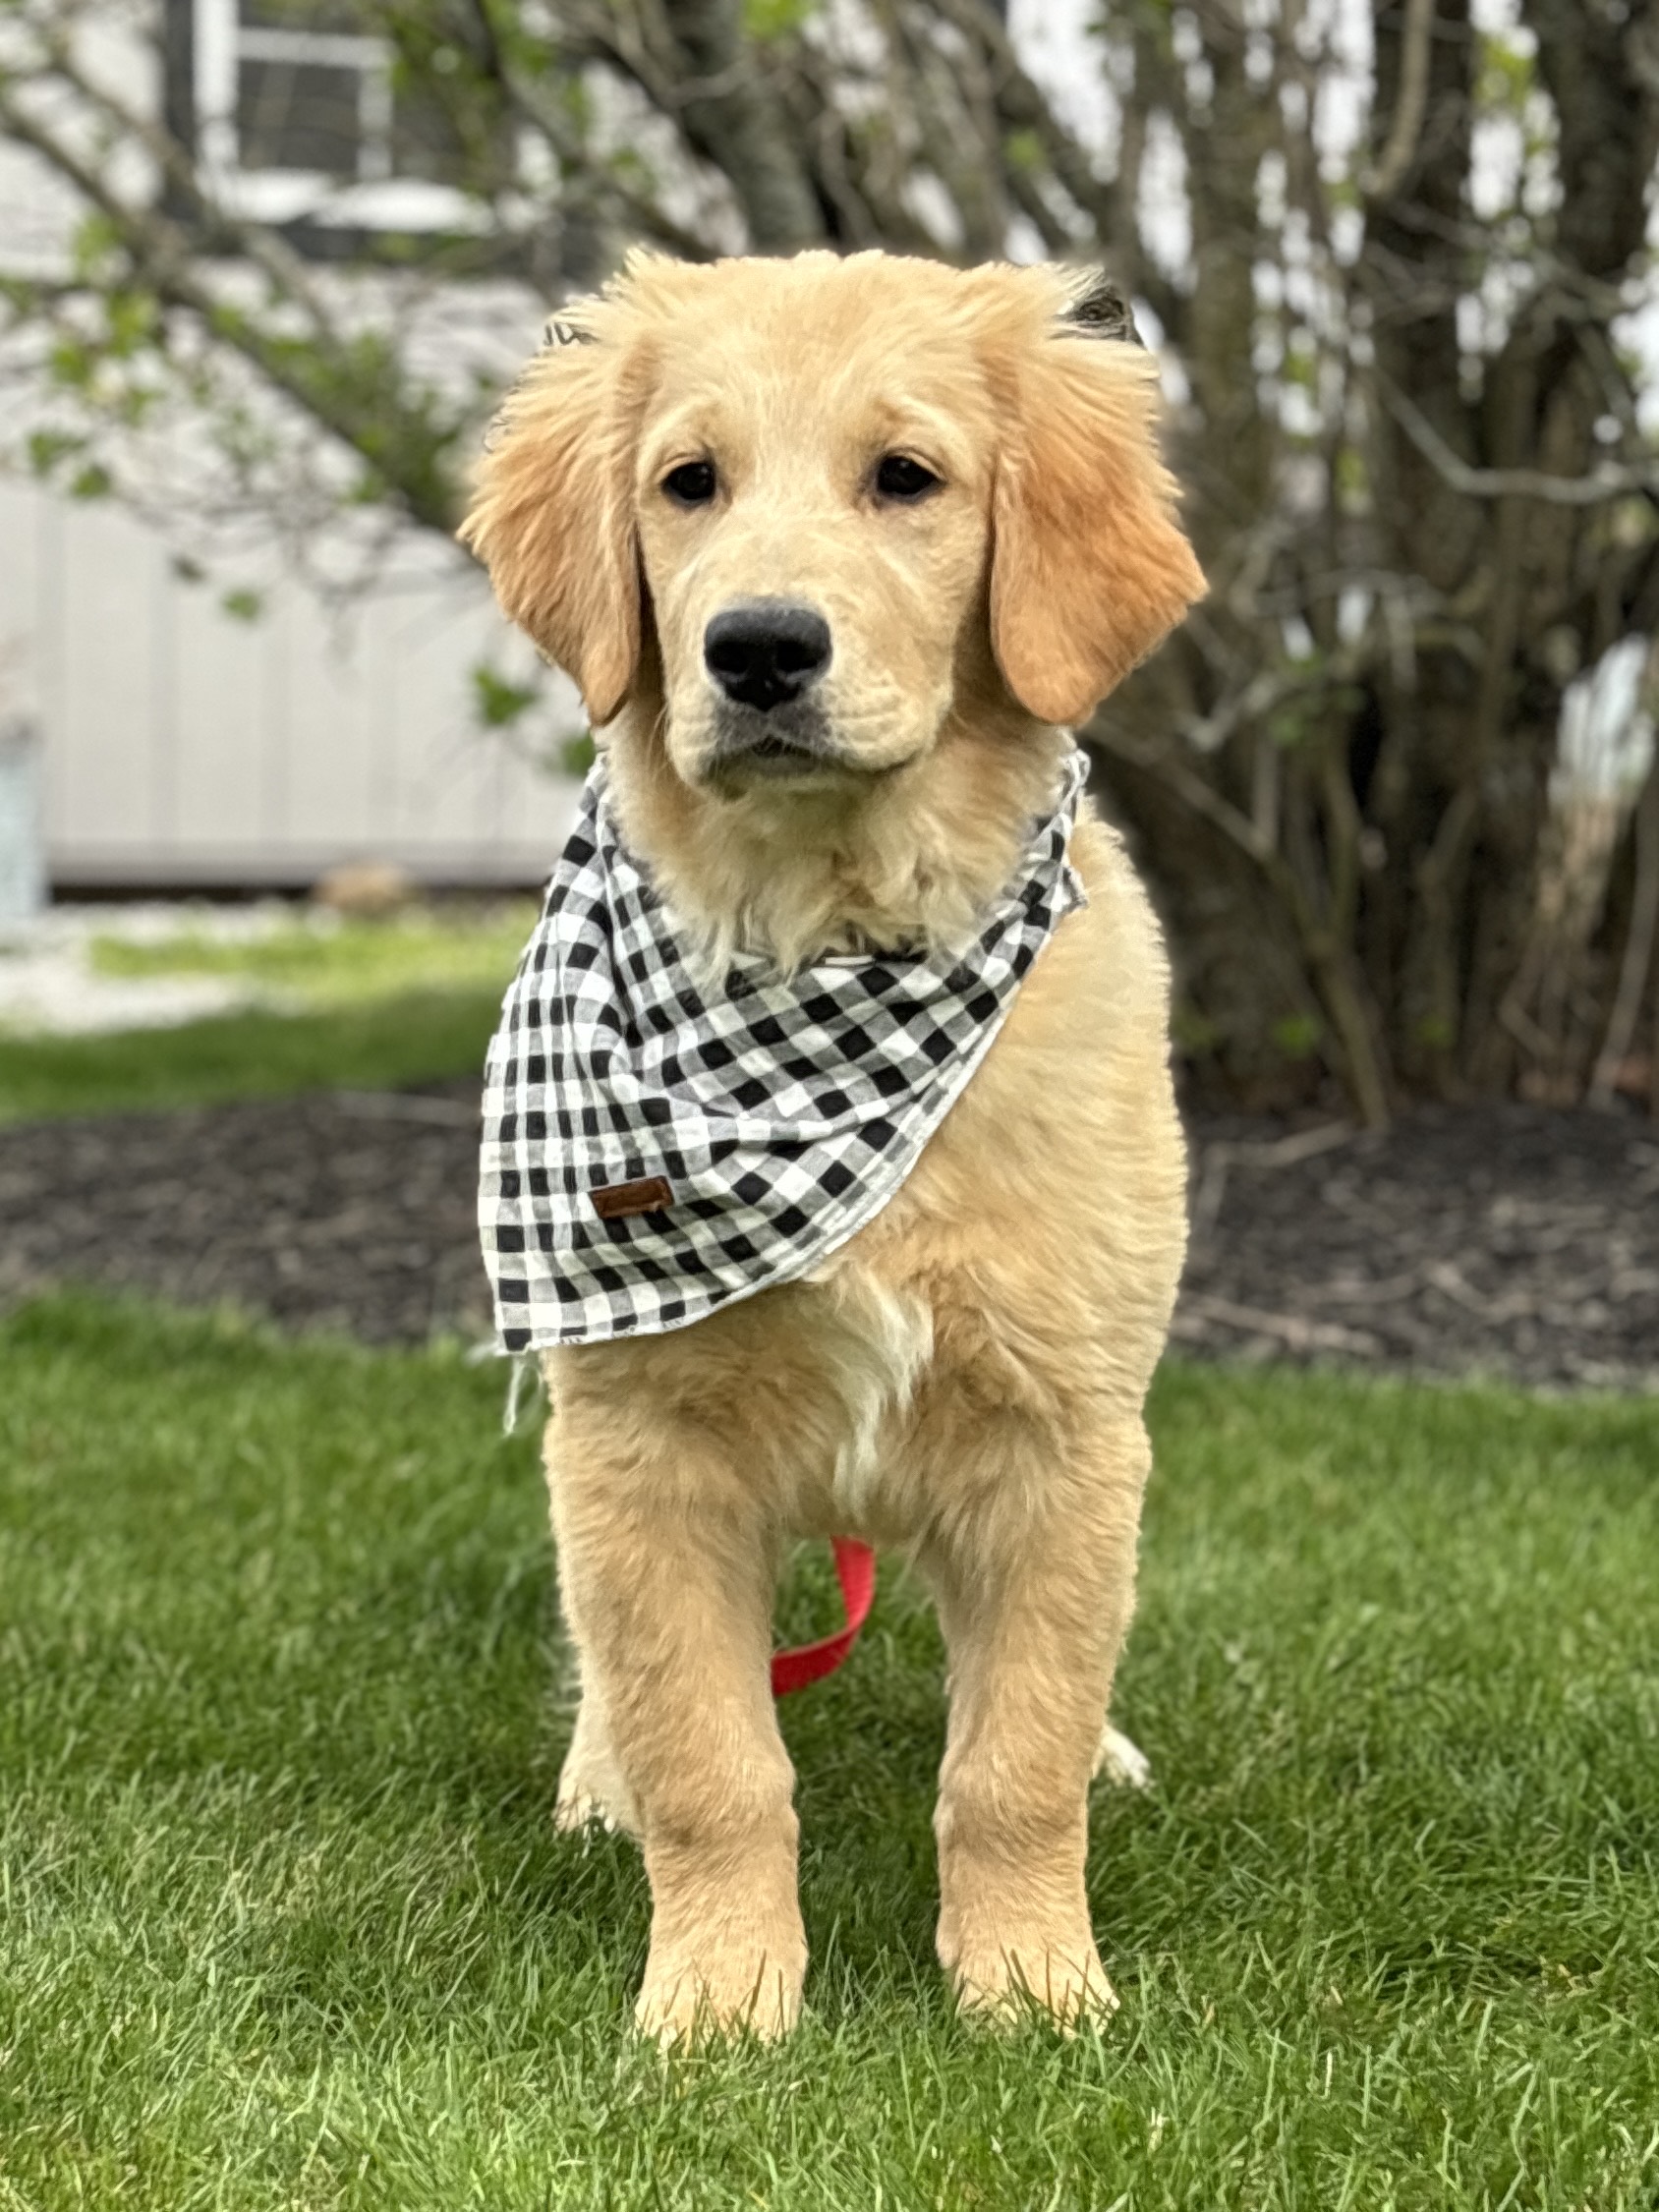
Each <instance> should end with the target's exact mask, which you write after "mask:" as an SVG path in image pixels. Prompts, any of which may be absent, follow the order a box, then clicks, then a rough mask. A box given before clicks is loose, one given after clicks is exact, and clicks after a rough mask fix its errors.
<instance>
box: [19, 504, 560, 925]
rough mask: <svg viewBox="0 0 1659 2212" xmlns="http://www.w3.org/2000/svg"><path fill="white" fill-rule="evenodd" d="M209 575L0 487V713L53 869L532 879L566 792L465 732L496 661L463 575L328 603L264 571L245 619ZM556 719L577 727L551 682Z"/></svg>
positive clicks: (180, 879) (134, 535)
mask: <svg viewBox="0 0 1659 2212" xmlns="http://www.w3.org/2000/svg"><path fill="white" fill-rule="evenodd" d="M222 589H223V586H222V584H221V585H218V586H209V585H192V584H189V583H186V582H184V581H183V580H181V579H180V578H179V577H178V576H177V575H176V574H175V573H174V571H173V567H172V564H171V561H170V559H169V556H168V553H167V550H166V548H165V547H164V545H163V544H162V543H161V541H160V540H159V539H158V538H157V537H155V536H154V535H153V534H152V533H150V532H148V531H147V530H145V529H144V528H143V526H142V525H141V524H140V523H138V522H137V521H135V520H134V519H133V518H132V517H131V516H130V515H128V514H124V513H122V512H121V511H120V510H118V509H115V508H112V507H111V506H109V505H107V504H105V503H97V504H83V503H77V502H74V501H70V500H65V499H61V498H57V497H53V496H51V495H48V494H47V493H45V492H43V491H41V490H38V489H37V488H35V487H33V486H32V485H28V484H21V483H18V482H6V481H4V480H0V718H4V716H5V714H7V713H11V712H15V711H18V710H20V709H21V710H22V711H23V712H24V713H26V714H27V715H29V716H30V717H31V718H32V719H34V720H35V722H36V723H37V725H38V727H39V728H40V730H41V733H42V736H43V741H44V749H45V762H44V766H45V788H46V842H47V860H48V866H49V869H50V873H51V877H52V879H53V881H54V883H55V884H57V885H58V886H60V887H61V888H64V889H73V888H75V887H77V886H89V885H93V884H99V885H103V884H132V885H134V886H141V885H143V884H160V883H167V884H190V883H215V884H228V883H247V884H261V883H263V884H300V883H305V882H309V881H310V880H311V879H313V878H315V876H316V875H317V874H318V873H320V871H321V870H322V869H324V868H325V867H328V866H329V865H331V864H332V863H334V862H337V861H342V860H348V859H361V858H374V859H383V860H393V861H398V862H401V863H403V864H404V865H406V866H407V867H409V868H410V869H412V870H413V871H414V872H415V873H416V874H417V875H418V876H420V877H421V878H422V879H425V880H429V881H432V882H465V883H498V882H526V883H527V882H534V881H537V880H540V879H541V878H543V876H545V874H546V872H547V870H548V868H549V867H550V865H551V862H552V859H553V856H554V855H555V853H556V852H557V850H558V847H559V845H560V844H561V843H562V841H563V838H564V834H565V830H566V827H567V825H568V822H569V820H570V816H571V812H572V808H573V786H572V785H571V784H570V783H569V782H568V781H567V780H565V779H564V778H562V777H558V776H551V775H548V774H547V773H545V772H544V771H543V770H542V769H539V768H538V767H536V766H532V765H531V764H530V763H529V762H527V761H526V760H524V759H523V758H521V757H520V754H519V752H518V750H517V749H516V748H515V746H514V745H513V743H512V742H511V741H510V740H508V739H507V738H504V737H503V736H501V735H499V734H498V733H495V732H486V731H483V730H481V729H480V728H479V727H478V726H477V722H476V719H475V716H474V712H473V705H472V682H471V675H470V671H471V669H472V668H473V666H474V665H475V663H477V662H478V661H479V660H481V659H486V658H487V659H489V660H491V661H492V662H493V663H494V664H495V665H497V666H503V667H505V666H508V665H510V664H512V663H513V659H514V652H515V648H514V645H513V642H512V641H511V639H510V637H509V636H508V634H507V632H506V628H505V625H504V624H503V623H502V621H501V619H500V617H499V616H498V615H497V614H496V612H495V611H494V609H493V607H492V606H491V604H490V602H489V599H488V596H487V594H486V591H485V590H484V588H483V586H482V583H481V582H480V581H479V580H477V579H476V578H474V577H472V576H470V575H468V574H466V573H465V572H461V571H452V572H450V573H448V574H444V573H441V572H440V571H439V570H438V569H435V568H434V570H433V571H432V572H431V573H429V574H428V575H427V576H425V577H424V578H422V579H420V580H418V581H414V582H411V583H407V584H405V585H404V586H402V587H401V588H399V589H397V590H388V591H385V592H383V593H381V594H380V595H379V596H376V597H375V598H373V599H372V600H368V601H365V602H362V603H361V604H359V605H358V606H357V607H356V608H355V609H353V610H352V611H351V612H350V613H349V614H347V615H345V616H344V617H340V616H336V615H332V614H330V613H328V612H327V611H325V610H324V609H323V608H322V607H321V606H320V605H319V604H318V603H317V602H316V601H315V599H314V598H313V597H312V596H310V595H309V594H308V593H306V592H305V591H303V590H302V589H300V588H299V587H297V586H295V585H292V584H284V585H279V586H278V587H276V588H275V589H274V590H272V591H270V592H269V593H268V594H267V595H266V596H265V600H264V611H263V613H262V615H261V616H260V618H259V619H258V620H257V621H255V622H241V621H237V620H236V619H234V618H233V617H231V616H228V615H226V614H225V613H224V612H223V610H222V607H221V605H220V596H219V595H220V592H221V591H222ZM517 664H518V665H520V666H522V665H523V660H522V652H520V654H519V657H518V662H517ZM554 726H556V727H557V728H560V729H564V730H568V731H575V730H578V729H580V727H581V713H580V707H579V704H578V703H577V701H576V699H575V696H574V694H573V693H571V692H569V691H568V690H567V689H564V690H561V692H560V695H559V702H558V705H557V707H556V709H555V716H554Z"/></svg>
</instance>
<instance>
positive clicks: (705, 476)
mask: <svg viewBox="0 0 1659 2212" xmlns="http://www.w3.org/2000/svg"><path fill="white" fill-rule="evenodd" d="M662 488H663V490H664V491H665V492H666V493H667V494H668V496H669V498H670V499H672V500H673V501H674V503H675V505H676V506H680V507H706V506H707V505H708V504H709V502H710V500H711V499H713V498H714V496H715V464H714V462H713V461H682V462H681V463H680V465H679V467H678V468H677V469H670V470H669V471H668V474H667V475H666V476H665V477H664V478H663V479H662Z"/></svg>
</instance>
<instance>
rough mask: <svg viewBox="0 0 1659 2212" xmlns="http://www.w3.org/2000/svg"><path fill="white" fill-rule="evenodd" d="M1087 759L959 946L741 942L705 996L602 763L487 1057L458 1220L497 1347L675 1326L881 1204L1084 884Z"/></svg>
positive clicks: (808, 1266)
mask: <svg viewBox="0 0 1659 2212" xmlns="http://www.w3.org/2000/svg"><path fill="white" fill-rule="evenodd" d="M1086 772H1087V764H1086V762H1085V759H1084V756H1083V755H1082V754H1081V753H1078V752H1073V753H1072V754H1070V755H1069V756H1068V758H1067V762H1066V767H1065V775H1064V781H1063V787H1062V790H1061V794H1060V797H1059V800H1058V804H1057V806H1056V808H1055V810H1054V812H1053V813H1052V814H1051V815H1050V816H1049V817H1048V818H1047V819H1046V820H1044V821H1042V822H1037V823H1035V824H1034V825H1033V829H1032V835H1031V839H1030V841H1029V843H1028V845H1027V847H1026V849H1025V852H1024V854H1023V855H1022V857H1021V860H1020V863H1019V866H1018V868H1017V869H1016V870H1015V872H1014V875H1013V877H1012V879H1011V880H1010V881H1009V882H1008V884H1007V885H1006V887H1005V888H1004V890H1003V891H1002V892H1001V895H1000V896H999V897H998V898H997V900H996V901H995V903H994V904H993V905H992V906H991V907H990V909H989V910H988V911H987V912H986V914H985V916H984V918H983V926H982V928H981V929H980V932H979V934H978V936H976V937H975V938H974V940H973V941H972V942H971V943H970V944H968V945H967V946H966V947H965V948H962V949H961V950H959V951H957V952H954V953H941V954H934V955H931V956H930V955H926V954H922V953H899V954H884V955H879V956H878V955H866V954H859V955H857V956H836V957H834V958H830V959H821V960H818V961H815V962H813V963H812V964H811V965H809V966H807V967H804V968H802V969H801V970H800V971H799V972H798V973H796V974H795V975H793V976H791V977H788V978H786V979H785V978H780V977H779V976H778V974H777V972H776V970H775V968H772V967H771V966H770V965H769V963H768V962H767V961H766V960H765V959H764V958H763V957H762V956H761V955H759V954H739V955H738V958H737V960H736V962H735V963H734V965H733V967H732V969H731V971H730V973H729V974H728V975H727V976H726V978H725V980H724V982H723V984H722V985H721V986H720V987H719V988H718V989H717V990H713V991H711V990H708V989H705V988H702V987H700V986H699V985H698V984H697V983H696V982H695V981H694V980H693V970H692V966H691V964H690V962H689V961H688V959H687V957H686V955H685V952H684V950H683V948H682V944H681V941H680V938H679V936H677V935H676V930H675V924H674V920H673V917H672V915H671V914H670V913H669V912H668V911H667V909H666V908H665V907H664V905H663V904H662V903H661V901H660V900H659V899H658V896H657V894H656V893H655V891H654V890H653V889H652V886H651V884H650V882H649V880H648V879H647V878H646V877H645V876H644V875H643V874H642V872H641V870H640V868H639V866H638V865H637V864H636V862H635V861H634V859H633V858H632V857H631V855H630V854H629V853H628V851H627V850H626V848H625V847H624V846H623V844H622V842H621V839H620V838H619V836H618V834H617V830H616V825H615V822H614V821H613V819H612V816H611V813H610V809H609V807H608V805H607V803H606V781H607V779H606V772H605V766H604V763H603V761H602V760H601V762H600V764H599V765H598V766H596V767H595V769H594V770H593V773H592V774H591V775H590V777H589V779H588V784H587V789H586V792H585V794H584V798H583V803H582V810H581V813H580V816H579V818H578V821H577V825H576V828H575V830H574V831H573V832H572V835H571V838H570V842H569V843H568V844H567V845H566V847H565V849H564V853H563V856H562V858H561V859H560V861H559V864H558V866H557V868H556V869H555V870H554V872H553V877H552V880H551V882H550V884H549V885H548V889H547V897H546V902H545V905H544V906H543V912H542V918H541V920H540V922H539V923H538V924H537V926H536V930H535V933H534V935H533V936H532V937H531V939H530V942H529V944H528V945H527V946H526V947H525V951H524V956H523V958H522V960H521V961H520V963H519V969H518V974H517V975H516V976H515V978H514V980H513V983H512V985H511V988H510V989H509V990H508V993H507V995H506V999H505V1001H504V1003H503V1005H502V1009H501V1025H500V1027H499V1029H498V1030H497V1031H496V1034H495V1038H494V1041H493V1043H492V1044H491V1046H490V1049H489V1058H488V1062H487V1066H486V1091H485V1109H484V1150H483V1159H482V1163H481V1166H482V1172H481V1177H480V1188H479V1226H480V1231H481V1235H482V1239H483V1244H484V1255H485V1264H486V1268H487V1269H488V1271H489V1276H490V1282H491V1286H492V1289H493V1292H494V1298H495V1319H496V1327H497V1333H498V1334H497V1341H498V1348H499V1349H500V1350H502V1351H506V1352H522V1351H528V1350H532V1349H541V1348H543V1347H546V1346H551V1345H555V1344H573V1343H589V1342H593V1341H595V1340H597V1339H600V1338H603V1337H609V1336H622V1335H629V1334H651V1333H657V1332H659V1331H662V1330H668V1329H679V1328H683V1327H685V1326H686V1325H687V1324H689V1323H691V1322H694V1321H700V1320H701V1319H702V1318H703V1317H704V1316H705V1315H707V1314H709V1313H712V1312H713V1311H714V1310H715V1307H716V1306H721V1305H725V1304H727V1303H728V1302H729V1301H730V1300H732V1299H734V1298H744V1297H747V1296H749V1295H750V1293H751V1292H753V1291H756V1290H761V1289H764V1288H766V1287H767V1286H768V1285H769V1284H772V1283H779V1282H789V1281H792V1280H794V1279H796V1278H797V1277H799V1276H804V1275H808V1274H810V1273H811V1272H812V1270H813V1269H814V1268H816V1267H817V1266H818V1265H819V1264H820V1262H821V1261H823V1260H824V1258H825V1257H826V1255H827V1254H829V1253H830V1252H832V1251H834V1249H835V1247H836V1246H837V1245H839V1244H843V1243H845V1241H846V1239H847V1238H848V1237H850V1236H851V1235H852V1234H853V1233H854V1232H855V1231H856V1230H858V1229H860V1228H862V1227H863V1226H864V1224H865V1223H866V1222H867V1221H869V1220H871V1219H873V1218H874V1217H875V1215H877V1214H878V1213H880V1211H881V1209H882V1208H883V1207H884V1206H885V1205H886V1204H887V1201H888V1199H890V1198H891V1197H892V1195H893V1193H894V1192H895V1191H896V1190H897V1189H898V1187H899V1185H900V1184H901V1183H902V1182H903V1180H904V1178H905V1176H906V1175H907V1174H908V1173H909V1172H910V1169H911V1168H912V1167H913V1166H914V1165H915V1163H916V1161H917V1159H918V1157H919V1156H920V1154H921V1151H922V1148H923V1146H924V1145H925V1144H926V1143H927V1141H928V1139H929V1137H930V1136H931V1135H932V1134H933V1132H934V1130H935V1129H937V1128H938V1126H939V1124H940V1122H941V1121H942V1120H943V1119H944V1115H945V1113H946V1112H947V1111H948V1109H949V1107H950V1106H951V1103H952V1101H953V1100H954V1099H955V1098H956V1096H957V1094H958V1093H959V1092H960V1091H961V1089H962V1087H963V1085H964V1084H965V1083H966V1082H967V1080H968V1078H969V1076H970V1075H972V1073H973V1071H974V1069H975V1068H976V1067H977V1066H978V1065H979V1062H980V1061H981V1059H982V1058H983V1057H984V1055H985V1053H986V1051H987V1049H989V1047H990V1045H991V1042H992V1040H993V1039H994V1038H995V1037H996V1035H997V1032H998V1030H999V1029H1000V1028H1001V1025H1002V1022H1003V1020H1004V1018H1005V1017H1006V1015H1007V1013H1008V1009H1009V1008H1010V1006H1011V1005H1012V1003H1013V997H1014V993H1015V992H1016V991H1017V990H1018V988H1019V985H1020V982H1021V980H1022V979H1023V978H1024V976H1025V975H1026V974H1027V973H1028V971H1029V969H1030V967H1031V964H1032V962H1033V961H1034V960H1035V959H1036V957H1037V955H1038V953H1039V952H1041V951H1042V949H1043V947H1044V945H1045V944H1046V943H1047V942H1048V940H1049V938H1050V936H1052V935H1053V932H1054V930H1055V927H1056V925H1057V923H1058V922H1059V921H1060V919H1061V918H1062V917H1063V916H1064V915H1066V914H1068V913H1069V912H1070V911H1071V909H1072V908H1073V907H1075V906H1080V905H1082V904H1083V903H1084V894H1083V888H1082V885H1081V884H1080V882H1079V881H1078V879H1077V877H1076V875H1075V874H1074V872H1073V871H1072V869H1071V866H1070V864H1069V862H1068V861H1067V859H1066V845H1067V841H1068V839H1069V837H1070V834H1071V827H1072V823H1073V821H1074V820H1075V817H1076V811H1077V796H1078V793H1079V792H1080V791H1081V789H1082V787H1083V782H1084V778H1085V775H1086ZM658 1177H660V1178H662V1179H663V1181H664V1182H665V1183H666V1186H667V1189H666V1192H657V1191H654V1190H652V1189H650V1188H648V1189H647V1190H646V1192H645V1193H644V1196H645V1197H646V1198H647V1199H651V1198H658V1199H661V1200H662V1201H664V1202H662V1203H658V1204H656V1205H654V1206H653V1207H652V1209H651V1210H650V1211H639V1210H634V1211H630V1212H628V1213H627V1214H626V1215H624V1216H623V1217H622V1218H616V1219H606V1218H601V1212H600V1210H599V1209H598V1207H597V1206H596V1203H595V1194H596V1193H599V1192H606V1193H610V1194H611V1195H612V1196H615V1195H616V1186H618V1185H622V1186H630V1185H641V1184H645V1185H648V1186H649V1185H650V1184H651V1183H652V1181H653V1179H654V1178H658ZM639 1195H640V1194H638V1193H632V1192H630V1193H628V1194H627V1196H626V1200H625V1202H626V1203H627V1204H629V1205H630V1206H637V1200H638V1197H639Z"/></svg>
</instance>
